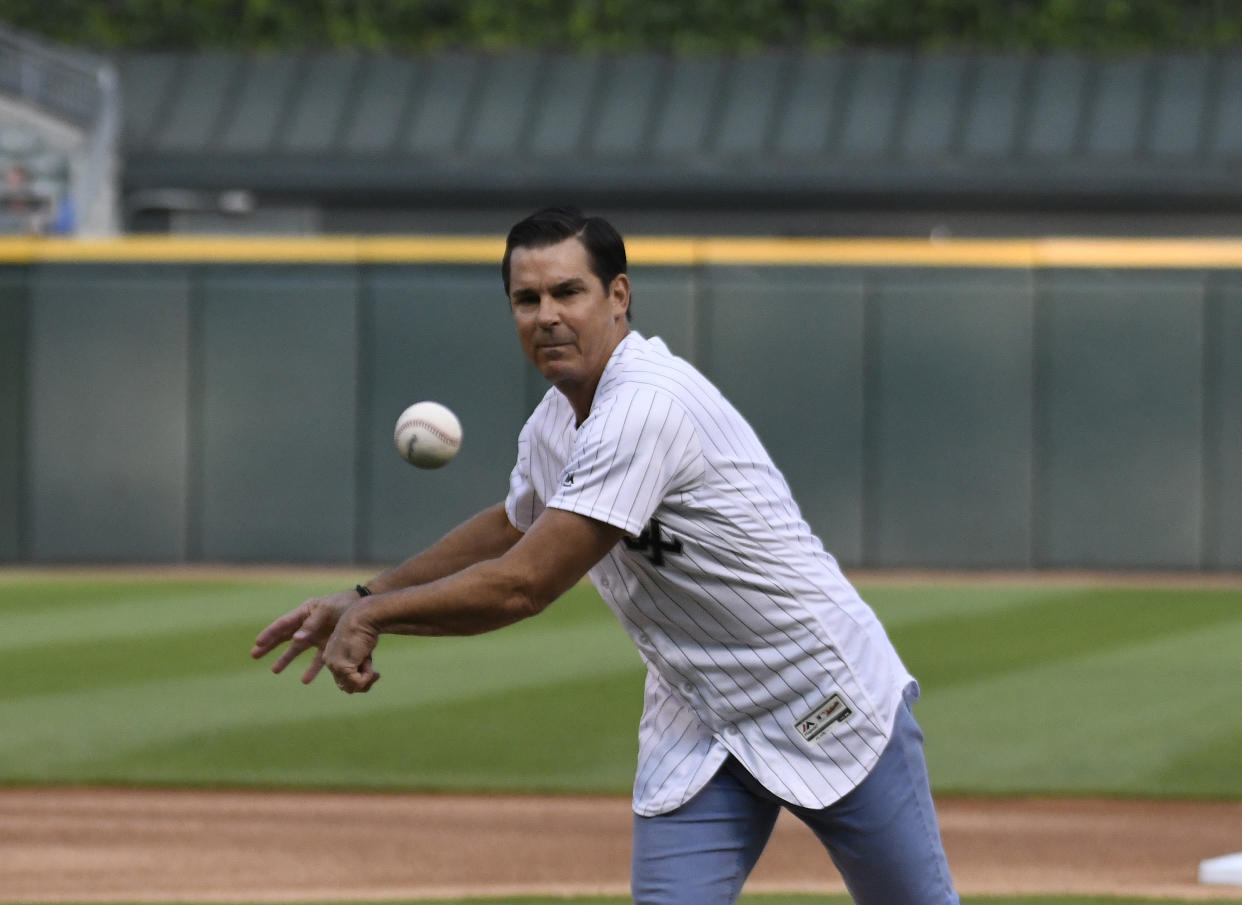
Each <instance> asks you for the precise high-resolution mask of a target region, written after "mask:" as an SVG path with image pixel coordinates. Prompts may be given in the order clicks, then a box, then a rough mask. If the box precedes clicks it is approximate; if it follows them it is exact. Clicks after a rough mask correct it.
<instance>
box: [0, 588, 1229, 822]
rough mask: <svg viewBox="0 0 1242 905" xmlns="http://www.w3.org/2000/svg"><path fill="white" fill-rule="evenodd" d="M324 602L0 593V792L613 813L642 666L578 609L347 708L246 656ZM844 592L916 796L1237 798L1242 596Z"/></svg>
mask: <svg viewBox="0 0 1242 905" xmlns="http://www.w3.org/2000/svg"><path fill="white" fill-rule="evenodd" d="M342 580H343V579H341V578H340V577H339V576H328V575H310V574H308V576H307V577H306V578H305V579H298V580H290V579H277V578H256V579H249V580H236V579H225V578H219V579H212V578H208V579H202V580H187V579H183V578H160V577H143V578H133V577H129V578H127V577H123V576H120V575H110V574H104V575H99V576H94V577H90V578H86V579H83V578H71V577H59V576H57V575H56V574H55V573H47V574H33V575H26V574H23V573H21V572H16V571H10V572H0V618H3V620H4V624H5V625H6V627H7V629H8V630H7V631H6V632H5V633H4V635H3V638H0V647H3V648H4V649H3V651H2V652H0V653H2V654H3V667H0V669H3V671H4V674H5V675H4V687H5V692H6V693H5V696H4V698H3V700H0V725H3V726H4V727H5V729H6V731H5V732H4V733H3V734H0V782H3V783H8V784H13V783H152V784H178V785H202V786H210V785H272V786H288V787H320V788H324V787H339V788H373V789H376V788H379V789H428V790H457V791H465V790H473V791H500V790H504V791H548V792H606V793H620V794H624V793H625V792H627V791H628V788H629V783H630V779H631V775H632V770H633V763H634V756H635V748H636V737H635V727H636V723H637V719H638V714H639V708H640V706H641V700H640V698H641V694H640V692H641V683H642V668H641V665H640V664H639V661H638V658H637V656H636V654H635V653H634V652H633V650H632V649H631V647H630V645H629V642H628V640H627V639H626V638H625V637H624V635H623V634H622V632H621V630H620V629H619V627H618V626H617V624H616V622H615V620H614V619H613V617H612V616H611V614H610V613H608V612H607V610H606V609H605V608H604V606H603V604H602V603H600V601H599V599H598V598H597V597H596V596H595V594H594V592H593V591H592V590H591V589H590V588H589V587H587V586H581V587H579V588H578V589H576V590H575V591H574V592H572V593H571V594H570V595H568V596H567V597H566V598H565V599H563V600H561V601H558V602H557V603H556V604H555V605H554V606H552V607H551V608H550V609H549V610H548V611H547V612H546V613H545V614H544V615H542V616H540V617H539V618H537V619H534V620H531V621H529V622H527V623H525V624H522V625H518V626H514V627H512V628H510V629H506V630H504V631H502V632H498V633H495V634H491V635H484V636H479V637H475V638H464V639H449V638H436V639H425V638H400V637H386V638H384V639H383V640H382V641H381V644H380V646H379V649H378V651H377V658H376V659H377V663H378V665H379V668H380V670H381V671H382V672H383V673H384V678H383V680H382V681H381V682H380V683H379V684H378V685H377V686H376V688H375V689H374V690H373V691H372V692H371V693H370V694H368V695H356V696H352V697H351V696H345V695H342V694H340V693H339V692H337V691H336V689H335V688H334V687H333V686H332V685H331V683H329V682H326V681H324V680H322V679H321V680H320V681H317V682H316V683H314V684H313V685H311V686H309V687H305V686H302V685H301V684H300V683H299V682H298V681H297V678H296V675H297V674H300V669H299V670H297V672H296V674H295V673H294V672H293V671H292V670H291V671H290V672H287V673H286V674H285V675H283V676H273V675H271V674H270V673H269V672H268V671H267V668H266V664H264V663H256V662H254V661H252V660H251V659H250V658H249V657H248V655H247V652H248V650H249V646H250V643H251V641H252V639H253V637H254V635H255V633H256V632H257V631H258V630H259V629H260V628H262V627H263V626H264V625H265V624H266V623H267V622H268V621H269V620H270V619H271V618H273V617H274V616H275V615H277V614H279V613H280V612H283V611H284V610H285V609H287V608H289V607H291V606H293V605H294V604H296V603H298V602H300V601H301V600H302V599H304V598H305V597H307V596H309V595H313V594H316V593H320V592H322V591H324V590H326V589H330V588H333V587H336V586H337V585H338V584H340V583H341V582H342ZM862 589H863V591H864V593H865V595H866V596H867V598H868V599H869V600H870V601H871V603H872V604H873V605H874V606H875V608H876V609H877V611H879V613H880V614H881V616H882V617H883V619H884V620H885V623H886V624H887V625H888V627H889V630H890V632H891V634H892V636H893V638H894V641H895V642H896V644H897V646H898V649H899V650H900V651H901V653H902V655H903V657H904V658H905V660H906V662H907V664H908V665H909V666H910V668H911V670H912V671H913V672H914V673H915V674H916V675H917V676H918V677H919V678H920V680H921V681H922V684H923V689H924V695H923V700H922V701H921V702H920V703H919V705H918V709H917V712H918V716H919V719H920V721H921V722H922V723H923V725H924V728H925V730H926V733H927V739H928V740H927V751H928V760H929V764H930V767H931V772H932V778H933V783H934V785H935V786H936V789H937V791H938V792H941V793H954V794H969V795H991V794H1002V793H1003V794H1009V793H1016V794H1053V795H1085V794H1102V795H1111V796H1126V797H1134V796H1139V797H1142V796H1165V797H1210V798H1229V799H1238V798H1242V771H1239V770H1238V769H1237V764H1238V761H1237V752H1238V751H1239V750H1242V724H1239V722H1238V721H1237V719H1236V718H1234V716H1233V714H1234V713H1235V712H1236V692H1237V688H1238V679H1239V672H1238V659H1237V651H1238V650H1242V589H1237V588H1233V589H1198V590H1185V589H1171V588H1164V587H1149V588H1129V589H1124V588H1105V587H1098V586H1088V585H1083V586H1066V585H1064V583H1058V584H1055V585H1054V584H1049V585H1047V586H1043V587H1041V586H1039V585H1038V584H1037V583H1036V584H1031V585H1009V584H1005V585H997V584H990V583H989V584H974V585H969V584H966V585H945V586H933V587H923V586H917V587H916V586H906V585H902V584H897V583H888V584H885V583H880V582H877V583H875V584H873V585H866V584H864V585H863V588H862ZM31 750H37V751H40V752H42V756H40V757H39V758H31V757H29V754H28V753H29V752H30V751H31ZM550 763H556V764H557V768H556V769H555V770H551V769H549V768H548V764H550Z"/></svg>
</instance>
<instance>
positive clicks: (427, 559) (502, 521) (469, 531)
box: [367, 503, 522, 594]
mask: <svg viewBox="0 0 1242 905" xmlns="http://www.w3.org/2000/svg"><path fill="white" fill-rule="evenodd" d="M521 537H522V533H521V532H520V531H518V530H517V529H516V528H514V527H513V525H512V524H511V523H510V522H509V517H508V516H507V515H506V514H505V507H504V504H503V503H498V504H496V505H495V506H491V507H489V508H487V509H484V510H483V511H482V512H480V513H478V514H477V515H474V516H472V517H471V518H468V519H467V520H466V521H464V522H462V523H461V524H460V525H458V526H457V527H456V528H454V529H453V530H452V531H450V532H449V533H448V534H446V535H445V536H444V537H442V538H440V540H438V541H436V542H435V543H434V544H432V545H431V546H430V547H428V548H427V549H426V550H424V551H423V552H421V553H417V554H415V555H414V556H411V557H410V558H409V559H407V560H406V561H405V562H403V563H401V564H400V565H397V566H394V567H393V568H391V569H387V570H385V571H384V572H381V573H380V574H379V575H377V576H375V578H373V579H372V580H371V581H368V582H367V588H369V589H370V590H371V592H372V593H375V594H381V593H384V592H386V591H395V590H399V589H401V588H409V587H413V586H415V585H421V584H427V583H428V582H432V581H436V580H437V579H440V578H444V577H446V576H448V575H452V574H453V573H455V572H460V571H461V570H462V569H465V568H467V567H469V566H472V565H474V564H475V563H479V562H483V561H484V560H488V559H495V558H496V557H497V556H501V555H502V554H504V553H505V552H506V551H507V550H508V549H509V548H510V547H512V546H513V545H514V544H515V543H517V542H518V540H520V539H521Z"/></svg>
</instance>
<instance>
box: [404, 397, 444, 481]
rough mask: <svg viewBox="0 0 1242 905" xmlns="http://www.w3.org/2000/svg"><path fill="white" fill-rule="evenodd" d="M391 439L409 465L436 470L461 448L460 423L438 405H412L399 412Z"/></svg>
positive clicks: (424, 403)
mask: <svg viewBox="0 0 1242 905" xmlns="http://www.w3.org/2000/svg"><path fill="white" fill-rule="evenodd" d="M392 438H393V442H395V443H396V444H397V451H398V452H399V453H401V458H403V459H405V461H407V462H409V463H410V464H411V465H415V466H417V467H419V468H439V467H440V466H441V465H447V464H448V463H449V461H450V460H451V459H452V458H453V456H455V455H457V450H458V449H459V448H460V447H461V422H460V421H458V420H457V416H456V415H454V414H453V413H452V411H450V410H449V409H448V408H446V407H444V406H443V405H441V404H440V403H438V402H416V403H414V404H413V405H411V406H410V407H409V408H407V409H406V410H405V411H404V412H402V413H401V417H400V418H398V419H397V428H396V430H395V431H393V435H392Z"/></svg>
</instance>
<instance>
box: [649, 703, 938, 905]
mask: <svg viewBox="0 0 1242 905" xmlns="http://www.w3.org/2000/svg"><path fill="white" fill-rule="evenodd" d="M782 807H784V808H788V809H789V810H790V811H791V812H792V813H793V814H795V815H797V816H798V818H799V819H800V820H802V821H803V822H804V823H805V824H806V825H807V826H809V827H810V828H811V830H812V831H813V832H814V833H815V835H816V836H817V837H819V840H820V842H822V843H823V844H824V848H826V849H827V850H828V854H829V855H830V856H831V857H832V861H833V863H834V864H835V865H836V866H837V870H838V871H840V873H841V876H842V877H843V878H844V880H845V887H846V889H847V890H849V893H850V895H851V896H852V897H853V899H854V901H855V902H856V903H857V905H959V901H958V897H957V893H956V892H954V890H953V879H952V877H951V876H950V875H949V865H948V861H947V860H946V858H945V855H944V848H943V846H942V845H941V841H940V829H939V826H938V825H937V823H936V813H935V809H934V806H933V804H932V797H931V789H930V786H929V784H928V781H927V764H926V761H925V760H924V758H923V732H922V730H921V729H920V728H919V725H918V723H917V722H915V719H914V714H913V713H911V711H910V703H909V701H904V702H903V703H902V705H901V707H900V708H898V712H897V719H896V723H895V725H894V729H893V737H892V739H891V740H890V741H889V743H888V747H887V748H885V749H884V753H883V754H882V755H881V756H880V759H879V761H878V762H877V763H876V766H875V768H874V769H873V770H872V771H871V774H870V775H869V776H868V777H867V778H866V779H865V780H863V782H862V783H861V784H860V785H859V786H858V787H857V788H856V789H854V790H853V791H852V792H850V793H849V794H848V795H846V796H845V797H844V798H842V799H841V800H840V801H838V802H836V803H835V804H833V805H831V806H829V807H827V808H824V809H822V810H814V809H809V808H803V807H798V806H796V805H791V804H788V803H787V802H784V801H781V800H780V799H778V798H776V796H774V795H772V793H771V792H768V791H767V790H766V789H764V788H763V787H762V786H760V785H759V783H758V782H757V781H756V780H755V779H754V777H752V776H751V775H750V773H749V772H747V771H746V769H745V768H743V767H742V765H741V764H740V763H738V761H737V760H735V759H734V758H732V757H730V758H729V759H728V760H727V761H726V762H725V764H724V765H723V766H722V767H721V768H720V772H718V773H717V774H716V775H715V776H714V777H713V778H712V780H711V781H710V782H709V783H708V784H707V785H706V786H704V788H703V790H702V791H701V792H699V794H698V795H696V796H695V797H694V798H692V799H691V800H690V801H688V802H687V803H686V804H684V805H682V806H681V807H680V808H678V809H677V810H675V811H670V812H669V813H667V814H661V815H659V816H656V817H638V816H635V818H634V852H633V864H632V870H631V889H632V892H633V894H634V902H635V905H730V903H732V902H735V901H736V900H737V897H738V895H739V894H740V893H741V891H742V884H743V883H744V882H745V881H746V878H747V876H749V875H750V872H751V870H752V869H753V868H754V866H755V862H756V861H758V860H759V855H760V853H761V852H762V851H763V848H764V846H765V845H767V842H768V838H769V836H771V834H772V828H773V827H774V826H775V825H776V818H777V816H778V815H779V814H780V810H781V808H782Z"/></svg>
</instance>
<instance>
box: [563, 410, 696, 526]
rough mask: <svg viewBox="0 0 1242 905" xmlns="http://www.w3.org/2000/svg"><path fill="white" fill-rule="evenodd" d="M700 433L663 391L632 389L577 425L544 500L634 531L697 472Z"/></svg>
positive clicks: (684, 486) (687, 416)
mask: <svg viewBox="0 0 1242 905" xmlns="http://www.w3.org/2000/svg"><path fill="white" fill-rule="evenodd" d="M701 463H702V452H701V447H700V446H699V441H698V434H697V432H696V430H695V426H694V423H693V421H692V420H691V418H690V416H689V414H688V413H687V412H686V409H685V407H684V406H683V405H682V404H681V403H680V402H678V401H677V400H676V399H675V398H673V397H672V396H670V395H669V394H667V393H663V392H658V391H655V390H653V389H650V388H645V387H643V388H635V389H634V390H632V391H631V392H629V393H626V394H624V395H620V396H618V397H615V398H614V399H611V400H609V402H608V404H607V405H605V406H603V407H601V408H599V409H597V410H596V411H594V412H592V413H591V416H590V417H589V418H587V420H586V421H585V422H583V424H582V426H581V427H580V428H578V433H577V436H576V437H575V439H574V447H573V450H572V452H571V454H570V458H569V462H568V464H567V465H566V467H565V471H564V473H563V475H562V477H561V483H560V487H558V488H557V492H556V494H555V495H554V496H553V497H552V499H550V500H549V501H548V503H547V505H548V506H550V507H552V508H555V509H564V510H567V511H569V512H576V513H578V514H579V515H585V516H588V517H590V518H593V519H596V520H598V521H601V522H606V523H607V524H610V525H615V526H617V527H618V528H621V529H622V530H624V531H625V532H626V533H627V534H631V535H638V534H640V533H641V532H642V530H643V527H644V526H645V525H646V524H647V522H648V521H649V520H650V519H651V516H652V514H653V513H654V512H655V511H656V508H657V507H658V506H659V505H660V503H661V502H662V501H664V500H665V499H666V498H668V497H669V496H670V495H672V494H676V493H679V492H683V491H684V490H685V489H686V488H687V487H688V486H689V485H690V484H691V483H692V482H693V480H694V479H695V478H696V477H697V476H698V475H700V474H701V473H702V465H701Z"/></svg>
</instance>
